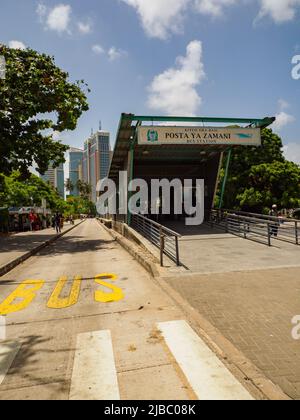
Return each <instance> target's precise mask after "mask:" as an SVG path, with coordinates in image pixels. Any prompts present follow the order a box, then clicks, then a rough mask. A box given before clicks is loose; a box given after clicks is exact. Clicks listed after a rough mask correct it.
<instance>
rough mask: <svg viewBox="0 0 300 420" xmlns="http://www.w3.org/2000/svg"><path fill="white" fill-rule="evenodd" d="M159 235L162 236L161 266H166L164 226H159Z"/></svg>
mask: <svg viewBox="0 0 300 420" xmlns="http://www.w3.org/2000/svg"><path fill="white" fill-rule="evenodd" d="M159 236H160V266H161V267H163V266H164V248H165V244H164V242H165V241H164V236H163V231H162V227H160V228H159Z"/></svg>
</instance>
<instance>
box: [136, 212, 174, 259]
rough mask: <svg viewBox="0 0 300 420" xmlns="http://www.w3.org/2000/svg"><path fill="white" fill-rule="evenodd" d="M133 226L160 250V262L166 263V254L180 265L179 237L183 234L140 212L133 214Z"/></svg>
mask: <svg viewBox="0 0 300 420" xmlns="http://www.w3.org/2000/svg"><path fill="white" fill-rule="evenodd" d="M131 227H132V228H133V229H135V230H136V231H137V232H139V233H141V235H143V236H144V237H145V238H146V239H148V240H149V241H150V242H151V243H152V244H153V245H155V246H156V247H157V248H159V250H160V264H161V266H162V267H163V265H164V255H166V256H168V257H169V258H170V259H171V260H172V261H174V262H175V263H176V265H177V266H180V265H181V264H180V257H179V238H181V235H179V234H178V233H176V232H174V231H172V230H171V229H168V228H166V227H165V226H163V225H160V224H159V223H157V222H154V221H153V220H151V219H149V218H147V217H144V216H141V215H139V214H134V215H132V219H131Z"/></svg>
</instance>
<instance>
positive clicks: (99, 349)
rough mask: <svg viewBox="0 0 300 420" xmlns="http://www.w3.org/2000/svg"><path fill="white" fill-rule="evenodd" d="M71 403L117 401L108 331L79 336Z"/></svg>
mask: <svg viewBox="0 0 300 420" xmlns="http://www.w3.org/2000/svg"><path fill="white" fill-rule="evenodd" d="M70 400H97V401H104V400H108V401H109V400H112V401H117V400H120V392H119V385H118V379H117V372H116V367H115V360H114V354H113V346H112V339H111V333H110V331H97V332H89V333H86V334H79V335H78V337H77V345H76V351H75V360H74V366H73V374H72V381H71V391H70Z"/></svg>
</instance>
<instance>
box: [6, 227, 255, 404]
mask: <svg viewBox="0 0 300 420" xmlns="http://www.w3.org/2000/svg"><path fill="white" fill-rule="evenodd" d="M24 282H25V283H24ZM0 315H5V316H6V323H7V337H6V340H5V341H4V342H0V348H1V349H2V353H1V351H0V374H1V372H2V376H3V378H2V381H1V384H0V399H77V398H78V396H79V397H80V396H81V397H82V398H84V397H86V398H87V399H94V398H96V397H95V396H99V399H101V398H108V397H107V390H110V391H111V393H110V394H109V397H110V398H111V397H115V398H116V399H118V397H120V398H121V399H125V400H127V399H137V400H139V399H149V400H151V399H153V400H158V399H159V400H178V399H197V398H200V399H204V398H208V399H209V397H211V398H212V399H213V396H215V395H221V394H220V393H219V391H218V389H227V390H229V394H228V393H226V394H225V397H227V398H228V395H230V396H231V398H233V399H251V398H263V396H262V394H261V393H260V392H259V390H258V389H257V388H256V387H255V386H253V384H252V383H250V382H249V381H245V379H244V378H243V376H242V375H241V373H237V372H235V374H234V375H233V373H232V366H230V363H227V362H226V361H225V360H223V361H220V359H219V358H217V357H216V356H215V354H214V353H213V352H212V351H211V349H210V348H208V347H207V345H206V343H205V342H202V341H201V340H200V338H198V335H197V333H195V331H194V330H193V329H192V328H191V324H190V323H189V320H188V319H187V317H186V315H185V314H184V312H183V311H182V310H181V309H180V307H179V306H178V305H177V304H176V303H175V301H174V300H173V299H172V298H171V297H170V296H168V295H167V294H166V293H165V292H163V291H162V289H161V288H160V287H159V285H158V284H156V283H155V282H154V281H153V280H152V279H151V278H150V276H149V275H148V273H147V272H146V271H145V270H144V269H143V268H142V267H141V266H140V265H139V264H138V263H137V262H136V261H135V260H134V259H133V258H132V257H130V256H129V255H128V254H127V252H126V251H124V250H123V249H122V248H121V247H120V246H119V245H118V244H117V243H116V242H115V241H114V240H112V238H111V237H110V236H109V235H108V234H107V232H106V231H105V230H104V229H103V228H101V226H100V225H99V224H98V223H97V222H96V221H95V220H88V221H87V222H85V223H84V224H82V225H80V226H78V227H77V228H75V229H74V230H73V231H72V232H70V233H68V234H66V235H65V236H64V237H63V238H61V239H59V240H58V241H57V242H55V243H54V244H52V245H51V246H49V247H47V248H46V249H44V250H43V251H41V252H40V253H39V254H37V255H36V256H34V257H32V258H30V259H29V260H28V261H26V262H25V263H24V264H22V265H21V266H19V267H17V268H15V269H14V270H12V271H11V272H10V273H9V274H6V275H5V276H3V277H2V278H1V279H0ZM174 337H178V338H180V340H181V341H182V342H183V344H184V343H186V345H182V346H181V347H180V351H179V353H176V352H175V349H174V345H173V343H174ZM97 343H102V344H101V345H99V344H97ZM191 343H193V344H191ZM18 348H20V349H19V350H18ZM102 348H106V349H108V350H107V351H105V352H104V353H101V351H102V350H101V349H102ZM192 348H193V354H194V355H195V354H196V355H197V357H193V358H192V363H191V360H190V363H189V364H187V363H186V362H185V361H187V360H188V359H189V358H188V354H187V350H191V349H192ZM109 349H111V350H109ZM112 353H113V354H112ZM1 354H2V356H1ZM204 354H205V357H204ZM12 355H13V357H12ZM108 356H109V357H108ZM104 358H106V359H104ZM177 358H178V359H177ZM12 359H13V360H12ZM104 360H105V362H104ZM180 366H182V367H180ZM194 369H198V371H199V372H200V371H201V372H203V374H205V377H209V378H212V379H213V378H214V377H219V378H221V387H220V382H219V383H218V384H217V382H216V381H214V380H213V381H212V383H211V384H210V388H209V389H210V390H211V391H210V392H209V393H208V395H207V394H206V395H204V393H201V389H204V388H203V383H202V384H201V383H200V384H199V383H198V382H199V381H201V377H202V375H198V378H196V381H198V382H196V383H195V382H194V378H193V380H192V379H191V378H192V377H193V375H192V372H193V370H194ZM89 372H92V373H91V374H89ZM84 373H85V374H84ZM100 376H101V378H102V380H100ZM103 384H104V385H105V384H106V385H107V386H105V387H104V385H103ZM101 387H102V388H101ZM103 387H104V388H103ZM218 387H220V388H218ZM199 390H200V391H199ZM225 397H224V398H225Z"/></svg>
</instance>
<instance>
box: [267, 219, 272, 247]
mask: <svg viewBox="0 0 300 420" xmlns="http://www.w3.org/2000/svg"><path fill="white" fill-rule="evenodd" d="M267 227H268V245H269V246H271V226H270V223H267Z"/></svg>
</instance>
